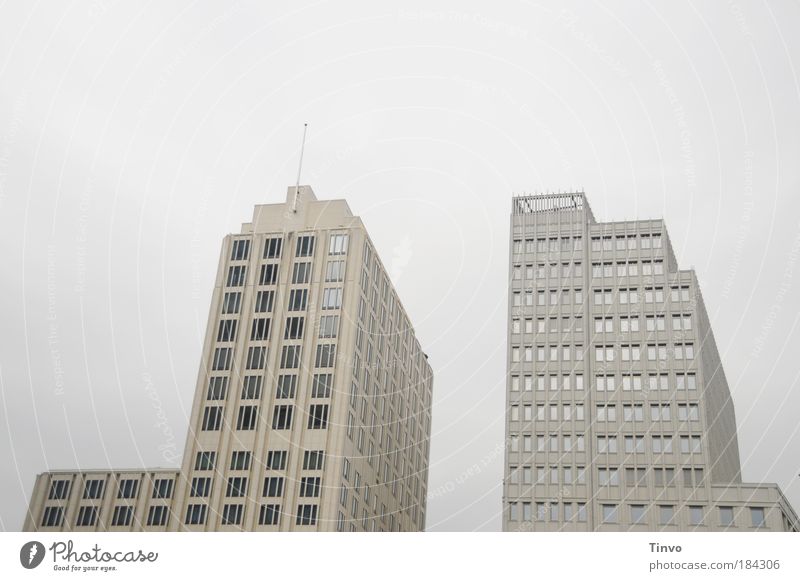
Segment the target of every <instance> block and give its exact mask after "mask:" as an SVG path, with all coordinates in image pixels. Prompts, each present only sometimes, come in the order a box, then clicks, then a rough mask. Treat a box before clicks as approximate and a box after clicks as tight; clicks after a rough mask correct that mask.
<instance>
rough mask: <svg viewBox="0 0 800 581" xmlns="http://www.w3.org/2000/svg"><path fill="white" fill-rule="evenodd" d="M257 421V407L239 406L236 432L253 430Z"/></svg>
mask: <svg viewBox="0 0 800 581" xmlns="http://www.w3.org/2000/svg"><path fill="white" fill-rule="evenodd" d="M257 420H258V406H256V405H243V406H239V416H238V417H237V419H236V429H237V430H255V428H256V421H257Z"/></svg>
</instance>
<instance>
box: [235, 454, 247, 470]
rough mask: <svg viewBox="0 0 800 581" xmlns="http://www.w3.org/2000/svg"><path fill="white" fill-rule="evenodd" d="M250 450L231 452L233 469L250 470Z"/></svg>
mask: <svg viewBox="0 0 800 581" xmlns="http://www.w3.org/2000/svg"><path fill="white" fill-rule="evenodd" d="M249 469H250V452H248V451H246V450H236V451H234V452H233V453H231V470H249Z"/></svg>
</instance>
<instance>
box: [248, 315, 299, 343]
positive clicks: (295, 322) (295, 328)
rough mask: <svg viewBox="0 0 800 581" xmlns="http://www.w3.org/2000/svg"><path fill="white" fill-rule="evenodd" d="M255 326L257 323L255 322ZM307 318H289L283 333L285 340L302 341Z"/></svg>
mask: <svg viewBox="0 0 800 581" xmlns="http://www.w3.org/2000/svg"><path fill="white" fill-rule="evenodd" d="M253 324H255V321H253ZM304 324H305V317H287V318H286V326H285V329H284V331H283V338H284V339H302V338H303V326H304Z"/></svg>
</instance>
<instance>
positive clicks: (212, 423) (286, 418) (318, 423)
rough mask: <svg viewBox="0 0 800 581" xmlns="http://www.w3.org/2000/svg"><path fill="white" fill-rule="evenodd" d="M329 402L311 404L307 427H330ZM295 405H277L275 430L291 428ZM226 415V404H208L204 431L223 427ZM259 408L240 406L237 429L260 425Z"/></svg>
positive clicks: (253, 427)
mask: <svg viewBox="0 0 800 581" xmlns="http://www.w3.org/2000/svg"><path fill="white" fill-rule="evenodd" d="M328 407H329V406H328V404H311V406H310V407H309V412H308V424H307V426H306V427H307V428H308V429H310V430H324V429H327V427H328ZM294 408H295V406H294V405H276V406H274V408H273V413H272V429H273V430H291V429H292V420H293V418H294ZM224 415H225V409H224V406H214V405H211V406H206V407H205V408H204V409H203V419H202V423H201V429H202V430H203V431H212V432H213V431H218V430H220V429H221V427H222V421H223V418H224ZM258 420H259V410H258V406H257V405H242V406H239V412H238V414H237V416H236V429H237V430H255V429H256V426H257V425H258Z"/></svg>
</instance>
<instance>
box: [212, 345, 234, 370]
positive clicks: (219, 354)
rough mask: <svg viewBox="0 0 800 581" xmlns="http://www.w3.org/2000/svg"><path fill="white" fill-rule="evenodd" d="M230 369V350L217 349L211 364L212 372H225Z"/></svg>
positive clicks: (224, 348) (226, 348)
mask: <svg viewBox="0 0 800 581" xmlns="http://www.w3.org/2000/svg"><path fill="white" fill-rule="evenodd" d="M230 368H231V348H230V347H217V348H216V349H215V350H214V359H213V360H212V362H211V369H212V371H227V370H229V369H230Z"/></svg>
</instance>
